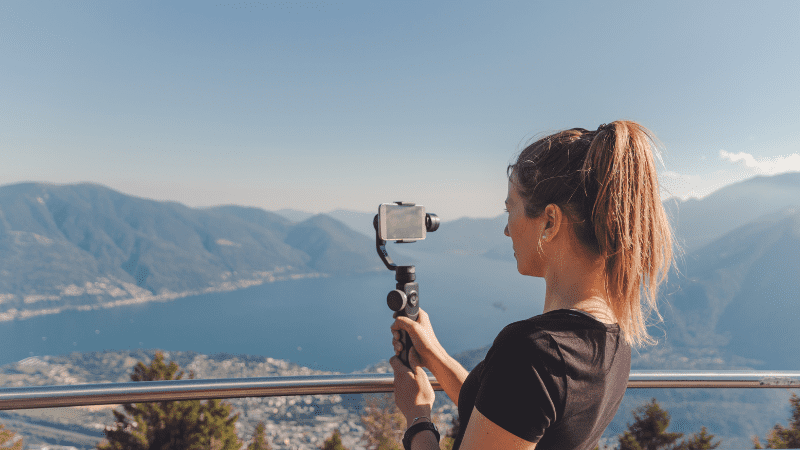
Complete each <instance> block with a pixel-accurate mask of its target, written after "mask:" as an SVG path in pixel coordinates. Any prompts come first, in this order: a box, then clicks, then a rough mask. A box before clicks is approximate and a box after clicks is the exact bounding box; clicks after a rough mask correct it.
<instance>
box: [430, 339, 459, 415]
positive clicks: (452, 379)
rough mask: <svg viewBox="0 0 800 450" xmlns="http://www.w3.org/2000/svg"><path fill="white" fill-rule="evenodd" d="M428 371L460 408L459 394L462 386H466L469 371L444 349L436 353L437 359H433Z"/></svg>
mask: <svg viewBox="0 0 800 450" xmlns="http://www.w3.org/2000/svg"><path fill="white" fill-rule="evenodd" d="M428 369H430V371H431V372H432V373H433V376H435V377H436V380H437V381H438V382H439V384H440V385H441V386H442V389H444V392H445V393H446V394H447V396H448V397H450V400H452V401H453V403H455V404H456V406H458V394H459V393H460V392H461V385H462V384H464V380H466V379H467V375H469V372H467V369H465V368H464V366H462V365H461V363H459V362H458V361H456V360H455V359H454V358H453V357H452V356H450V355H448V354H447V352H446V351H445V350H444V348H441V347H439V350H438V351H437V352H436V357H435V358H433V361H431V364H430V367H428Z"/></svg>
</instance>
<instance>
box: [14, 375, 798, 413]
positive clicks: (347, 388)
mask: <svg viewBox="0 0 800 450" xmlns="http://www.w3.org/2000/svg"><path fill="white" fill-rule="evenodd" d="M392 380H393V375H392V374H350V375H317V376H296V377H262V378H225V379H211V380H191V379H190V380H172V381H143V382H129V383H98V384H77V385H64V386H31V387H14V388H0V410H11V409H30V408H54V407H62V406H85V405H108V404H118V403H140V402H154V401H171V400H198V399H212V398H220V399H221V398H242V397H276V396H286V395H324V394H364V393H378V392H391V391H392V390H393V386H392ZM430 380H431V384H432V385H433V388H434V389H435V390H442V388H441V386H440V385H439V383H438V382H437V381H436V379H435V378H434V377H432V376H431V377H430ZM628 388H631V389H637V388H672V389H674V388H790V389H792V388H794V389H800V372H784V371H769V372H767V371H683V372H663V371H633V372H631V374H630V378H629V379H628Z"/></svg>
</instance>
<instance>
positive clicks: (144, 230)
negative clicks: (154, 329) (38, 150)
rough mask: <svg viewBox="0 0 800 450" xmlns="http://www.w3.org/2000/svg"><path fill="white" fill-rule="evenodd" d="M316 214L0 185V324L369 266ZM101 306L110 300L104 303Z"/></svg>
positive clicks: (343, 232) (365, 246) (361, 239)
mask: <svg viewBox="0 0 800 450" xmlns="http://www.w3.org/2000/svg"><path fill="white" fill-rule="evenodd" d="M373 246H374V243H373V242H372V241H371V240H370V239H369V238H367V237H365V236H362V235H360V234H358V233H356V232H354V231H352V230H350V229H348V228H347V227H346V226H344V225H343V224H341V223H340V222H338V221H336V220H335V219H333V218H330V217H326V216H314V217H311V218H309V219H307V220H305V221H303V222H300V223H294V222H291V221H289V220H288V219H286V218H284V217H282V216H280V215H278V214H275V213H271V212H268V211H264V210H259V209H256V208H244V207H239V206H220V207H214V208H207V209H194V208H189V207H186V206H184V205H181V204H178V203H171V202H157V201H153V200H147V199H142V198H136V197H132V196H128V195H124V194H121V193H119V192H116V191H113V190H111V189H109V188H106V187H103V186H98V185H92V184H79V185H65V186H55V185H46V184H36V183H24V184H16V185H10V186H3V187H0V251H2V252H3V255H4V258H2V260H1V261H0V274H2V276H0V320H2V319H5V320H8V319H9V318H15V317H26V316H27V315H30V314H35V313H36V312H37V311H38V312H42V311H47V310H52V311H51V312H58V309H59V308H63V307H64V306H69V307H71V308H78V309H80V308H86V307H95V306H98V305H106V306H109V305H111V306H113V305H114V304H125V303H126V302H127V303H131V302H137V301H147V300H168V299H170V298H175V297H179V296H185V295H192V294H197V293H202V292H208V291H209V290H211V291H214V290H232V289H237V288H241V287H246V286H250V285H253V284H260V283H263V282H270V281H275V280H278V279H285V278H293V277H294V278H296V277H302V276H322V275H328V274H331V275H332V274H336V275H341V274H346V273H358V272H367V271H372V270H376V269H378V268H380V265H379V261H377V260H376V258H375V257H374V254H373V253H374V250H373ZM109 302H110V303H109Z"/></svg>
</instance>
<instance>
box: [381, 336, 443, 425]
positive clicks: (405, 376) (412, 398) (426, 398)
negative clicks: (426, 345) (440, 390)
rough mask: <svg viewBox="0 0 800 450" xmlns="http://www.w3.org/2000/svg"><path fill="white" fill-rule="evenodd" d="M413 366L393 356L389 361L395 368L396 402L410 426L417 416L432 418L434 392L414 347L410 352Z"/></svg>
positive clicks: (410, 361)
mask: <svg viewBox="0 0 800 450" xmlns="http://www.w3.org/2000/svg"><path fill="white" fill-rule="evenodd" d="M408 362H409V364H411V368H409V367H408V366H406V365H405V364H403V363H402V362H401V361H400V358H398V357H397V356H393V357H392V358H391V359H389V363H390V364H391V365H392V369H394V402H395V403H396V404H397V407H398V408H399V409H400V412H402V413H403V415H404V416H405V417H406V423H407V424H408V426H410V425H411V422H412V421H413V420H414V418H415V417H427V418H428V420H431V410H432V409H433V400H434V398H435V397H434V393H433V387H432V386H431V382H430V381H429V380H428V374H426V373H425V371H424V370H423V369H422V366H420V364H419V362H420V361H419V355H418V354H417V352H416V350H414V347H412V348H411V350H410V351H409V352H408Z"/></svg>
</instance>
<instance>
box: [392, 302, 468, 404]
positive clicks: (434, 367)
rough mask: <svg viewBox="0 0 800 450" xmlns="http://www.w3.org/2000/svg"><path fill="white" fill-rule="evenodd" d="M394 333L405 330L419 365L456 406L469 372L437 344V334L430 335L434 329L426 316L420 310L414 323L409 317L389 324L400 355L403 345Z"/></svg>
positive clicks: (396, 349)
mask: <svg viewBox="0 0 800 450" xmlns="http://www.w3.org/2000/svg"><path fill="white" fill-rule="evenodd" d="M397 330H404V331H405V332H406V333H408V335H409V336H410V337H411V341H412V342H413V343H414V348H415V349H416V350H417V354H418V356H419V358H420V364H421V365H422V366H423V367H426V368H427V369H428V370H430V371H431V372H432V373H433V376H435V377H436V380H437V381H438V382H439V384H440V385H441V386H442V389H444V391H445V393H447V396H448V397H450V400H452V401H453V403H455V404H456V406H458V395H459V393H460V392H461V385H463V384H464V380H465V379H466V378H467V375H469V372H467V370H466V369H464V367H463V366H462V365H461V364H460V363H459V362H458V361H456V360H455V359H453V357H452V356H450V355H448V354H447V351H445V349H444V347H442V345H441V344H439V340H438V339H436V335H435V334H434V333H433V326H431V321H430V319H429V318H428V314H427V313H426V312H425V311H423V310H422V309H420V310H419V318H418V319H417V321H416V322H415V321H413V320H411V319H409V318H408V317H404V316H401V317H396V320H395V322H394V324H392V334H393V335H394V339H393V340H392V344H393V345H394V350H395V352H396V353H399V352H400V350H402V346H401V345H400V342H399V341H398V340H397V338H398V335H397Z"/></svg>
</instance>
